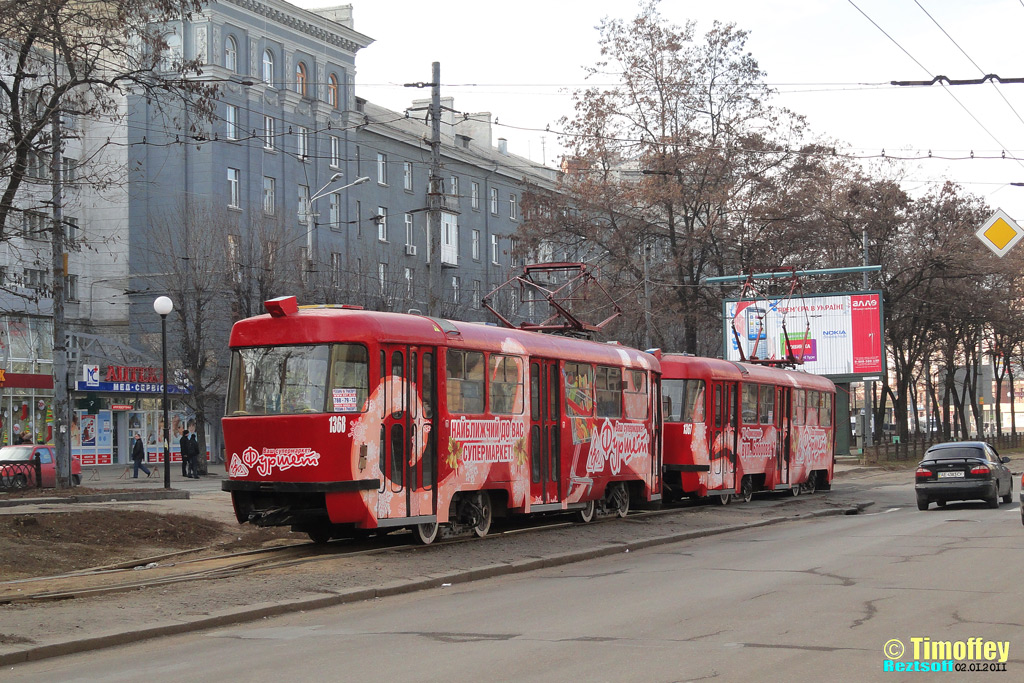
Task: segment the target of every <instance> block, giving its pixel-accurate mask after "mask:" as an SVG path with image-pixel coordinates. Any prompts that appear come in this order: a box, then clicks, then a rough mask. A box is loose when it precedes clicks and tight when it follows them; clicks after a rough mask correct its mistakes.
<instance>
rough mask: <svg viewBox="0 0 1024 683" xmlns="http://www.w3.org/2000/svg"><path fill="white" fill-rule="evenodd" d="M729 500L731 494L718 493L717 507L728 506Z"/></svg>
mask: <svg viewBox="0 0 1024 683" xmlns="http://www.w3.org/2000/svg"><path fill="white" fill-rule="evenodd" d="M731 500H732V494H731V493H720V494H718V504H719V505H728V504H729V502H730V501H731Z"/></svg>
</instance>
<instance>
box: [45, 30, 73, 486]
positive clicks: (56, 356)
mask: <svg viewBox="0 0 1024 683" xmlns="http://www.w3.org/2000/svg"><path fill="white" fill-rule="evenodd" d="M53 70H54V78H56V77H57V53H56V49H55V50H54V55H53ZM50 124H51V127H52V129H53V145H52V146H53V153H52V154H51V156H50V174H51V181H52V188H51V189H52V193H53V196H52V203H53V239H52V240H51V247H52V254H51V255H52V258H53V261H52V263H53V295H52V300H53V446H54V451H55V452H56V457H57V463H56V466H57V486H58V487H59V488H67V487H68V486H70V485H71V449H70V448H69V444H68V432H69V430H68V424H69V420H68V416H69V412H70V405H69V404H70V401H69V400H68V347H67V339H66V337H65V331H64V283H65V281H66V278H67V254H65V252H64V206H63V195H62V192H63V185H62V178H61V153H60V144H61V143H60V112H59V111H57V110H54V111H53V113H52V114H51V115H50Z"/></svg>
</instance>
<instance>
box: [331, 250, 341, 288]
mask: <svg viewBox="0 0 1024 683" xmlns="http://www.w3.org/2000/svg"><path fill="white" fill-rule="evenodd" d="M341 265H342V258H341V254H340V253H338V252H336V251H332V252H331V287H340V286H341Z"/></svg>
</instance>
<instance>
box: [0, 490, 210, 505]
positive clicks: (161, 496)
mask: <svg viewBox="0 0 1024 683" xmlns="http://www.w3.org/2000/svg"><path fill="white" fill-rule="evenodd" d="M189 498H190V495H189V492H188V491H183V490H181V489H156V490H154V491H124V492H120V491H118V492H114V491H112V492H110V493H87V494H83V495H80V496H50V497H48V498H13V499H11V500H0V508H10V507H16V506H18V505H57V504H61V503H68V504H70V503H121V502H131V501H137V500H188V499H189Z"/></svg>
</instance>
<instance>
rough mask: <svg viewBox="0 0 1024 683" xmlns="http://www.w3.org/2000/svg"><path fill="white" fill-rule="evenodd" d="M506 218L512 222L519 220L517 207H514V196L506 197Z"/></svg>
mask: <svg viewBox="0 0 1024 683" xmlns="http://www.w3.org/2000/svg"><path fill="white" fill-rule="evenodd" d="M508 217H509V218H511V219H512V220H516V219H517V218H519V207H517V206H516V196H515V195H514V194H510V195H509V196H508Z"/></svg>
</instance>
